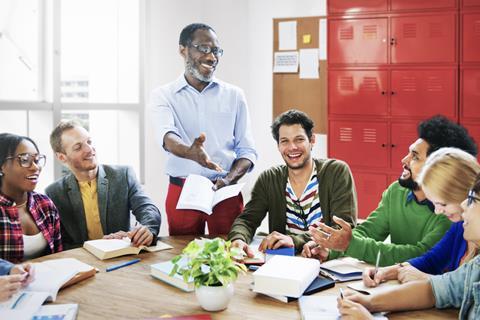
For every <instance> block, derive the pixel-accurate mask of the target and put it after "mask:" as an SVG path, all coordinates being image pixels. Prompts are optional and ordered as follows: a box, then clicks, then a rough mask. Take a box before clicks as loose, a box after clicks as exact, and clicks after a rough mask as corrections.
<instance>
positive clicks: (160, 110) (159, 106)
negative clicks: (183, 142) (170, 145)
mask: <svg viewBox="0 0 480 320" xmlns="http://www.w3.org/2000/svg"><path fill="white" fill-rule="evenodd" d="M149 115H150V119H151V121H152V126H153V130H154V132H155V140H156V141H157V143H158V145H159V146H161V147H162V148H163V149H164V150H165V151H167V150H166V149H165V146H164V142H163V141H164V138H165V135H166V134H167V133H169V132H172V133H174V134H176V135H178V136H179V137H180V134H179V131H178V128H177V127H175V118H174V116H173V110H172V108H171V106H170V104H169V103H168V100H167V99H166V97H165V94H164V93H163V91H162V89H161V88H158V89H156V90H154V91H153V92H152V94H151V96H150V105H149Z"/></svg>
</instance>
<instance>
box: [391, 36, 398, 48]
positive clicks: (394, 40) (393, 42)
mask: <svg viewBox="0 0 480 320" xmlns="http://www.w3.org/2000/svg"><path fill="white" fill-rule="evenodd" d="M396 44H397V39H395V38H390V45H391V46H394V45H396Z"/></svg>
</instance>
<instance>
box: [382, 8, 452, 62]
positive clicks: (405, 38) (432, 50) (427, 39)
mask: <svg viewBox="0 0 480 320" xmlns="http://www.w3.org/2000/svg"><path fill="white" fill-rule="evenodd" d="M391 30H392V31H391V36H390V46H391V62H392V63H425V62H427V63H439V62H441V63H453V62H455V61H456V60H455V39H456V26H455V14H453V13H445V14H435V15H428V16H402V17H392V18H391Z"/></svg>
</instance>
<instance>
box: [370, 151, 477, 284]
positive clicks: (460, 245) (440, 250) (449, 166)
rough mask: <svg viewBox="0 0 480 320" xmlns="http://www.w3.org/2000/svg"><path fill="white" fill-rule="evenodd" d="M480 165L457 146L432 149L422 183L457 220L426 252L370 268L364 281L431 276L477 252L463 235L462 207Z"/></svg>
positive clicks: (437, 206)
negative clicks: (415, 256)
mask: <svg viewBox="0 0 480 320" xmlns="http://www.w3.org/2000/svg"><path fill="white" fill-rule="evenodd" d="M479 172H480V165H479V164H478V162H477V159H476V158H475V157H473V156H472V155H470V154H468V153H466V152H464V151H462V150H460V149H457V148H442V149H439V150H437V151H435V152H434V153H432V154H431V155H430V156H429V157H428V159H427V161H426V162H425V165H424V167H423V169H422V172H421V173H420V176H419V179H418V180H419V181H418V183H419V184H420V185H421V187H422V190H423V192H424V193H425V196H426V197H427V198H428V199H429V200H430V201H431V202H432V203H433V204H434V206H435V213H436V214H443V215H445V216H446V217H447V218H448V219H449V220H450V221H452V222H453V224H452V225H451V227H450V229H449V230H448V231H447V233H445V235H444V236H443V238H442V239H441V240H440V241H439V242H438V243H437V244H436V245H435V246H434V247H432V248H431V249H430V250H429V251H427V252H426V253H424V254H423V255H421V256H419V257H417V258H413V259H410V260H408V261H407V262H406V263H400V264H397V265H394V266H390V267H384V268H380V269H378V271H377V272H376V273H375V270H374V269H373V268H368V269H366V270H365V271H364V273H363V282H364V283H365V285H366V286H368V287H375V286H377V285H378V284H380V283H381V282H383V281H386V280H397V279H398V280H399V281H400V282H402V283H404V282H409V281H413V280H420V279H428V277H429V276H430V275H432V274H442V273H445V272H448V271H453V270H455V269H457V268H458V267H459V266H460V265H462V264H464V263H466V262H468V261H469V260H471V259H472V258H473V257H474V256H475V255H476V254H477V246H476V245H474V244H473V243H469V242H467V241H465V239H464V238H463V221H462V211H463V210H462V208H461V207H460V203H461V202H462V201H463V200H464V199H465V198H466V197H467V193H468V189H469V188H470V187H471V186H472V185H473V183H474V182H475V178H476V176H477V174H478V173H479Z"/></svg>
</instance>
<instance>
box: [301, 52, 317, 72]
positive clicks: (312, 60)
mask: <svg viewBox="0 0 480 320" xmlns="http://www.w3.org/2000/svg"><path fill="white" fill-rule="evenodd" d="M318 78H319V74H318V49H300V79H318Z"/></svg>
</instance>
